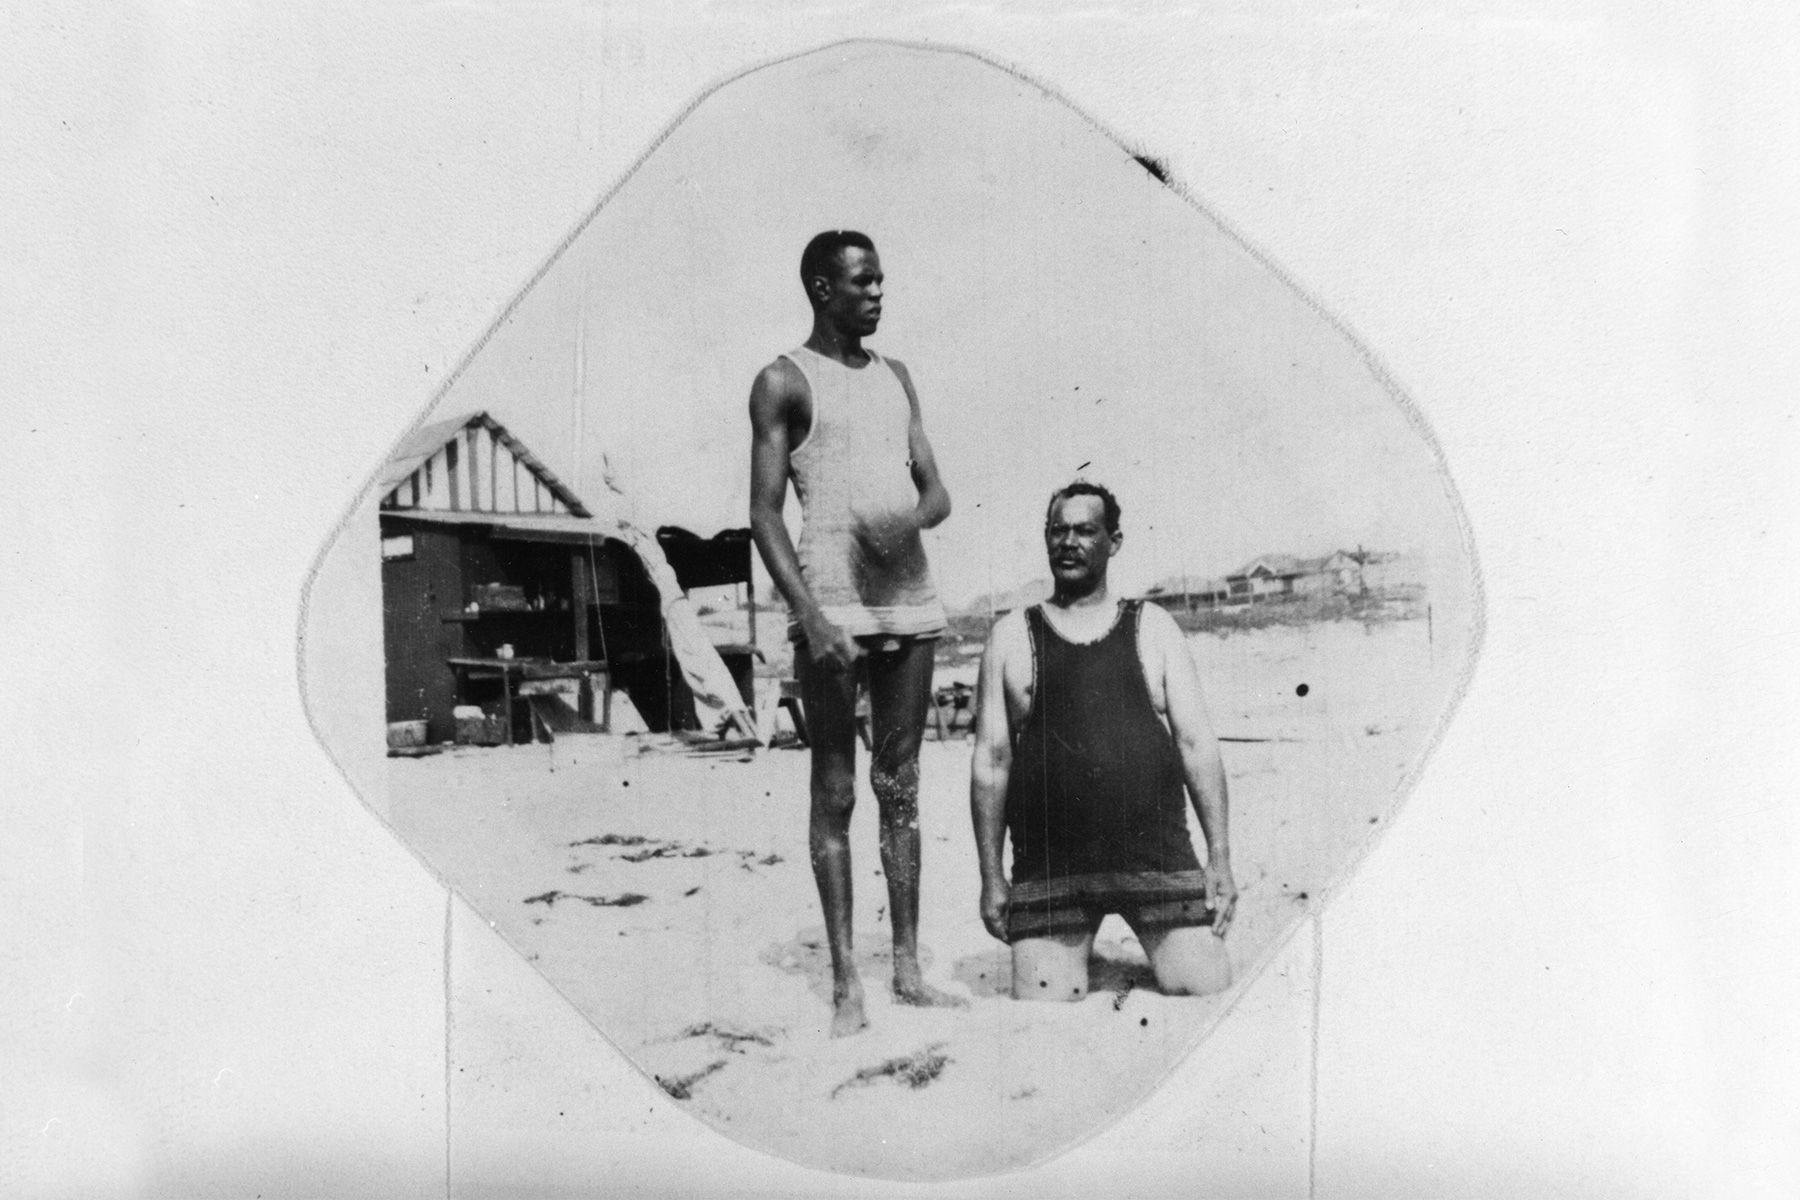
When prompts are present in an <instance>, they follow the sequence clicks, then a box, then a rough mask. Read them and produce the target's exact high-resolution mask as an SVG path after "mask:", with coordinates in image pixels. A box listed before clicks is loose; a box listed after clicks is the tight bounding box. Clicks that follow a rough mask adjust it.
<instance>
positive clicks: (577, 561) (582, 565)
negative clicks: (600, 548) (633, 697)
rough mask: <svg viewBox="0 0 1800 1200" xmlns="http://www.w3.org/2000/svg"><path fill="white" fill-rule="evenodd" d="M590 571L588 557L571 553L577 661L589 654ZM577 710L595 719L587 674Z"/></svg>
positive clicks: (571, 603)
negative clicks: (588, 570)
mask: <svg viewBox="0 0 1800 1200" xmlns="http://www.w3.org/2000/svg"><path fill="white" fill-rule="evenodd" d="M588 601H589V594H588V573H587V558H586V556H585V555H584V554H583V553H582V552H581V551H580V550H576V551H574V552H572V553H571V554H570V555H569V609H570V611H571V613H573V615H574V620H575V661H576V662H586V661H587V660H588V658H589V657H590V655H589V654H588V623H587V617H588ZM575 710H576V712H578V713H579V714H580V715H581V719H582V720H584V721H591V720H593V719H594V684H593V681H592V680H590V679H589V678H588V677H587V676H586V675H583V676H582V677H581V682H580V686H579V687H578V689H577V691H576V693H575Z"/></svg>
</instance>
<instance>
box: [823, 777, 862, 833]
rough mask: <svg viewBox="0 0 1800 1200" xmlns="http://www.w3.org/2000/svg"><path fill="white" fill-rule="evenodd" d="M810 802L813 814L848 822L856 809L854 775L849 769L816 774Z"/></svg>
mask: <svg viewBox="0 0 1800 1200" xmlns="http://www.w3.org/2000/svg"><path fill="white" fill-rule="evenodd" d="M812 804H813V813H814V814H815V815H817V816H822V817H826V818H829V819H833V820H840V821H845V822H848V821H849V820H850V814H851V813H852V812H853V811H854V810H855V809H856V776H854V775H852V774H851V773H850V772H849V771H833V772H828V773H821V774H816V775H815V776H814V777H813V781H812Z"/></svg>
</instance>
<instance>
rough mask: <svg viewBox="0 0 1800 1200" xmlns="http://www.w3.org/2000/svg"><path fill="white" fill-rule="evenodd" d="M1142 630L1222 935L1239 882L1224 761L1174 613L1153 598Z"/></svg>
mask: <svg viewBox="0 0 1800 1200" xmlns="http://www.w3.org/2000/svg"><path fill="white" fill-rule="evenodd" d="M1143 613H1144V618H1143V626H1144V630H1145V632H1147V633H1148V634H1150V636H1151V637H1152V638H1154V639H1155V644H1156V647H1157V649H1158V650H1159V652H1160V653H1159V657H1160V659H1161V661H1162V680H1163V697H1164V701H1165V703H1166V706H1167V707H1166V710H1165V711H1166V712H1167V714H1168V718H1169V732H1170V734H1171V735H1172V736H1173V737H1174V739H1175V749H1176V751H1177V753H1179V754H1180V756H1181V773H1182V775H1183V777H1184V778H1185V779H1186V780H1187V790H1188V797H1189V799H1190V801H1191V802H1192V803H1193V805H1194V814H1195V815H1196V816H1198V817H1199V818H1200V832H1201V833H1203V834H1205V835H1206V893H1207V894H1206V902H1207V907H1209V908H1211V909H1212V910H1213V927H1212V929H1213V932H1214V933H1215V934H1217V935H1218V936H1220V937H1224V936H1225V930H1226V928H1227V927H1228V926H1229V925H1230V924H1231V916H1232V912H1233V910H1235V909H1236V908H1237V883H1236V881H1235V880H1234V879H1232V877H1231V841H1230V829H1229V826H1230V808H1231V805H1230V800H1229V799H1228V797H1227V795H1226V789H1225V761H1224V759H1222V758H1221V757H1220V756H1219V739H1218V738H1217V737H1216V736H1215V735H1214V734H1213V727H1212V721H1211V719H1210V718H1209V717H1208V716H1207V712H1206V699H1205V697H1204V696H1203V695H1202V694H1201V691H1200V673H1199V672H1198V671H1197V670H1195V669H1194V657H1193V655H1192V654H1190V653H1189V652H1188V645H1187V638H1186V636H1185V635H1184V634H1183V633H1182V632H1181V627H1180V626H1178V625H1176V624H1175V619H1174V618H1173V617H1171V616H1170V615H1169V614H1168V613H1166V612H1164V611H1163V610H1162V609H1161V608H1158V607H1157V606H1156V605H1154V604H1146V605H1145V606H1144V610H1143Z"/></svg>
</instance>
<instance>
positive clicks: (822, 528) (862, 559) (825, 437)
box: [782, 346, 945, 640]
mask: <svg viewBox="0 0 1800 1200" xmlns="http://www.w3.org/2000/svg"><path fill="white" fill-rule="evenodd" d="M867 353H868V355H869V361H868V364H867V365H866V366H864V367H861V368H853V367H847V366H845V365H844V364H843V363H840V362H838V361H836V360H835V359H830V358H827V357H825V356H824V355H823V354H820V353H818V352H817V351H814V350H809V349H807V348H806V347H804V346H802V347H800V348H798V349H796V350H791V351H789V352H788V353H787V354H785V355H783V356H782V357H783V358H786V359H787V360H788V361H789V362H792V363H793V364H794V365H795V366H796V367H798V368H799V369H800V373H801V374H802V375H803V376H805V377H806V383H807V387H808V388H809V389H810V390H811V392H812V428H811V429H810V430H809V431H808V432H807V435H806V437H805V438H804V439H803V440H802V441H801V443H800V445H799V446H798V447H796V448H795V449H794V450H793V451H792V452H791V453H790V455H789V458H788V462H789V469H790V470H791V472H792V474H793V480H794V490H795V491H796V492H797V493H798V494H799V496H800V507H801V511H802V513H803V514H804V519H803V523H802V526H801V531H800V545H799V547H798V551H799V558H800V574H801V576H802V577H803V578H804V579H805V580H806V586H807V590H808V591H810V592H811V593H812V597H813V600H814V601H815V602H816V603H817V604H818V605H819V608H820V610H821V611H822V612H823V613H824V615H825V618H826V620H828V621H830V622H831V623H832V624H834V625H837V626H838V627H840V628H841V629H843V630H844V632H846V633H848V634H849V635H850V636H851V637H873V636H882V635H887V636H913V637H920V636H935V635H937V634H939V633H941V632H943V629H944V625H945V618H944V606H943V604H942V603H941V602H940V601H939V600H938V595H937V589H936V588H935V587H933V586H932V582H931V571H930V568H929V567H928V566H927V565H926V562H925V546H924V543H923V542H922V541H921V540H920V538H919V532H918V530H917V528H916V527H915V528H908V525H910V523H911V521H912V513H913V511H914V509H916V508H917V507H918V503H919V489H918V487H917V485H916V484H914V482H913V477H912V439H911V429H912V405H911V403H910V402H909V401H908V400H907V398H906V389H905V388H904V387H902V386H901V383H900V378H899V376H898V375H896V374H895V373H894V369H893V367H892V366H890V365H889V364H888V363H887V362H885V361H883V360H882V359H881V358H880V357H879V356H878V355H876V354H875V352H874V351H867ZM895 523H897V528H898V532H890V530H889V528H888V527H889V526H890V525H893V524H895ZM789 636H790V637H793V638H794V639H795V640H799V628H798V626H797V625H795V626H790V628H789Z"/></svg>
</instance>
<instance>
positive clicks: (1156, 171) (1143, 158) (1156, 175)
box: [1131, 154, 1169, 183]
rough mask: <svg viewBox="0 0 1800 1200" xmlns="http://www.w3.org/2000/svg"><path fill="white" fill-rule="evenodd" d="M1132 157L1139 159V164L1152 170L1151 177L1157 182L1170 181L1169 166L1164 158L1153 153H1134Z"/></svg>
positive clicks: (1145, 168) (1149, 170)
mask: <svg viewBox="0 0 1800 1200" xmlns="http://www.w3.org/2000/svg"><path fill="white" fill-rule="evenodd" d="M1131 157H1133V158H1135V159H1137V164H1138V166H1140V167H1142V168H1144V170H1146V171H1148V172H1150V177H1151V178H1152V179H1155V180H1156V182H1158V183H1168V182H1169V168H1168V165H1167V164H1165V163H1164V162H1163V160H1162V159H1160V158H1157V157H1156V156H1154V155H1151V154H1134V155H1132V156H1131Z"/></svg>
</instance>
